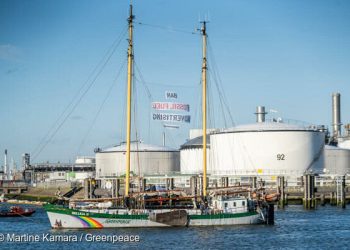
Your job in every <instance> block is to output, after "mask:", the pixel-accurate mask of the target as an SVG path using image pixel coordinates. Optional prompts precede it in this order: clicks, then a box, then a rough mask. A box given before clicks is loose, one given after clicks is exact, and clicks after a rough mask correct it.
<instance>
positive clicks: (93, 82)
mask: <svg viewBox="0 0 350 250" xmlns="http://www.w3.org/2000/svg"><path fill="white" fill-rule="evenodd" d="M121 40H122V39H120V41H119V42H118V44H117V46H116V47H115V48H114V49H113V50H112V51H111V53H110V55H109V56H108V57H107V58H106V60H105V62H104V63H103V65H102V66H101V68H100V69H99V71H98V72H97V74H96V75H95V77H94V78H93V80H92V81H91V82H90V84H89V85H88V86H87V88H86V89H85V91H84V92H83V93H82V95H80V97H79V99H78V101H77V102H76V103H75V104H74V106H73V107H72V108H71V110H70V111H69V112H68V114H67V115H66V116H65V117H64V119H63V121H62V122H61V123H60V124H59V125H58V127H57V128H56V130H54V132H53V133H52V134H51V136H50V138H49V140H47V141H46V142H45V144H44V145H43V146H42V147H41V148H40V150H39V152H37V153H36V155H34V157H33V159H35V158H36V157H37V156H39V154H40V153H41V152H42V151H43V149H44V148H45V147H46V146H47V145H48V144H49V143H50V142H51V140H52V139H53V137H54V136H55V135H56V134H57V132H58V131H59V130H60V129H61V127H62V126H63V125H64V123H65V122H66V121H67V119H68V118H69V117H70V115H71V114H72V113H73V112H74V110H75V109H76V107H77V106H78V105H79V104H80V102H81V100H82V99H83V98H84V96H85V95H86V93H87V92H88V91H89V90H90V89H91V87H92V86H93V85H94V84H95V82H96V80H97V78H98V77H99V76H100V74H101V73H102V71H103V70H104V68H105V66H106V65H107V63H108V62H109V60H110V59H111V57H112V56H113V54H114V52H115V51H116V49H117V47H118V45H119V44H120V42H121Z"/></svg>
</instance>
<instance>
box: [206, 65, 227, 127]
mask: <svg viewBox="0 0 350 250" xmlns="http://www.w3.org/2000/svg"><path fill="white" fill-rule="evenodd" d="M210 73H211V71H210V72H209V74H208V75H209V79H210V80H212V81H214V82H215V86H216V89H217V91H218V95H219V102H220V107H221V108H220V109H221V113H222V117H223V119H224V125H225V128H227V120H226V115H225V105H224V103H223V100H222V98H221V97H220V90H218V85H217V84H216V81H215V79H213V78H214V76H213V75H212V74H210Z"/></svg>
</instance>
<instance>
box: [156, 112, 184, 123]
mask: <svg viewBox="0 0 350 250" xmlns="http://www.w3.org/2000/svg"><path fill="white" fill-rule="evenodd" d="M152 117H153V120H154V121H166V122H187V123H190V122H191V116H190V115H180V114H165V113H153V115H152Z"/></svg>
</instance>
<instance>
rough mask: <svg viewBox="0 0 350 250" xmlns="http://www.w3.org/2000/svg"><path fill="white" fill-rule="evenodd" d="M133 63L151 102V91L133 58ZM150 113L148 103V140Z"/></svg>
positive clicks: (148, 135)
mask: <svg viewBox="0 0 350 250" xmlns="http://www.w3.org/2000/svg"><path fill="white" fill-rule="evenodd" d="M134 65H135V68H136V71H137V73H138V75H139V76H140V80H141V84H142V85H143V87H144V88H145V90H146V93H147V96H148V99H149V100H150V102H152V101H153V96H152V94H151V91H150V90H149V88H148V86H147V83H146V81H145V80H144V77H143V75H142V73H141V70H140V68H139V66H138V64H137V63H136V61H135V60H134ZM135 80H138V79H137V78H136V77H135ZM151 114H152V111H151V108H150V106H149V105H148V130H147V132H148V134H147V137H148V140H149V139H150V134H151Z"/></svg>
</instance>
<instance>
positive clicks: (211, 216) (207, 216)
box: [190, 212, 258, 220]
mask: <svg viewBox="0 0 350 250" xmlns="http://www.w3.org/2000/svg"><path fill="white" fill-rule="evenodd" d="M257 214H258V213H256V212H245V213H237V214H227V213H222V214H202V215H190V219H191V220H204V219H206V220H207V219H228V218H239V217H247V216H252V215H257Z"/></svg>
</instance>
